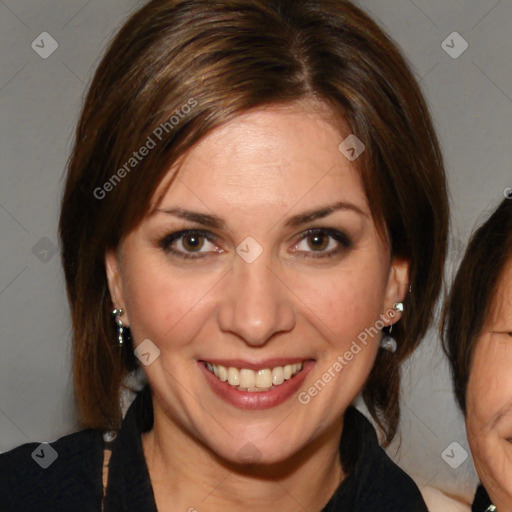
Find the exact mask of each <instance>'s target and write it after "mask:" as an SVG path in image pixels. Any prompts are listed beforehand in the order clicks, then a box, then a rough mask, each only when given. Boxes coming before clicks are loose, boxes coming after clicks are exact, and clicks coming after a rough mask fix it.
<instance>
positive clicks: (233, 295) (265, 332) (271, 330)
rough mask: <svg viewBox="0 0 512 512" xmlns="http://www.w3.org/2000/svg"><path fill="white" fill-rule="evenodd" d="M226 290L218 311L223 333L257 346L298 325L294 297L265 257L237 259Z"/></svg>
mask: <svg viewBox="0 0 512 512" xmlns="http://www.w3.org/2000/svg"><path fill="white" fill-rule="evenodd" d="M226 289H227V292H226V295H225V297H224V299H223V300H222V302H221V305H220V307H219V312H218V322H219V326H220V329H221V330H222V331H223V332H229V333H232V334H235V335H237V336H238V337H239V338H242V339H243V340H244V341H245V342H246V343H247V344H248V345H251V346H254V347H258V346H262V345H264V344H265V343H266V342H267V341H268V340H269V339H270V338H271V337H272V336H274V335H275V334H277V333H280V332H288V331H291V330H292V329H293V327H294V326H295V321H296V320H295V309H294V307H293V302H292V296H293V294H292V293H291V291H290V290H289V289H288V288H287V286H286V285H285V283H284V282H283V281H282V280H281V279H280V278H279V277H278V276H277V275H276V274H275V273H274V272H273V271H272V270H271V268H270V266H269V265H268V261H267V260H266V259H264V258H263V257H261V256H260V257H259V258H258V259H257V260H256V261H254V262H252V263H246V262H245V261H244V260H243V259H242V258H240V257H237V258H236V261H235V263H234V267H233V270H232V272H230V273H229V279H228V281H227V283H226Z"/></svg>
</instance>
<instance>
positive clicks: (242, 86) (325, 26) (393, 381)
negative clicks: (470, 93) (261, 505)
mask: <svg viewBox="0 0 512 512" xmlns="http://www.w3.org/2000/svg"><path fill="white" fill-rule="evenodd" d="M307 99H316V100H318V101H320V102H322V103H324V104H325V105H327V106H328V107H330V108H331V110H332V111H333V113H335V114H336V115H339V116H341V117H342V118H344V119H345V120H346V121H347V122H348V124H349V126H350V129H351V131H352V132H353V133H354V134H356V135H357V137H358V138H359V139H360V140H361V141H362V142H363V143H364V144H365V145H366V150H365V151H364V152H363V154H362V155H361V156H360V157H359V158H358V160H357V161H356V162H355V164H356V165H357V168H358V172H359V173H360V176H361V179H362V183H363V186H364V189H365V192H366V194H367V197H368V200H369V204H370V205H371V210H372V215H373V217H374V219H375V221H376V224H377V226H378V227H379V229H381V228H386V231H387V233H388V234H389V239H390V244H391V252H392V254H393V255H396V256H400V257H404V258H408V259H410V261H411V267H410V283H411V285H412V288H413V293H412V294H409V295H408V297H407V299H406V302H405V312H404V314H403V316H402V318H401V320H400V322H398V323H397V324H396V325H395V326H394V328H393V334H394V336H395V337H396V339H397V341H398V351H397V352H396V353H395V354H390V353H388V352H385V351H382V350H381V351H379V352H380V353H379V355H378V357H377V360H376V363H375V366H374V368H373V370H372V372H371V375H370V377H369V380H368V381H367V383H366V385H365V387H364V390H363V398H364V400H365V403H366V405H367V407H368V409H369V411H370V413H371V415H372V416H373V418H374V419H375V420H376V422H377V424H378V425H379V427H380V428H381V429H382V430H383V432H384V433H385V435H386V440H387V441H390V440H391V439H392V438H393V436H394V434H395V433H396V429H397V425H398V420H399V390H400V371H399V370H400V364H401V363H402V361H403V360H404V359H406V358H407V357H408V356H409V355H410V354H411V352H412V351H413V350H414V349H415V348H416V346H417V345H418V343H419V341H420V339H421V337H422V336H423V335H424V334H425V331H426V329H427V327H428V326H429V324H430V321H431V319H432V310H433V306H434V304H435V301H436V298H437V296H438V293H439V291H440V287H441V282H442V277H441V276H442V269H443V266H444V258H445V248H446V240H447V225H448V200H447V193H446V182H445V174H444V168H443V161H442V157H441V152H440V149H439V145H438V142H437V139H436V135H435V132H434V129H433V126H432V122H431V119H430V115H429V112H428V109H427V106H426V104H425V101H424V99H423V97H422V94H421V91H420V89H419V86H418V84H417V83H416V81H415V79H414V77H413V75H412V72H411V71H410V69H409V67H408V65H407V63H406V61H405V59H404V57H403V56H402V55H401V53H400V51H399V50H398V49H397V47H396V45H395V44H394V43H393V42H392V41H391V40H390V38H389V37H388V36H387V35H386V34H385V33H384V32H383V31H382V30H381V29H380V28H379V27H378V26H377V25H376V24H375V23H374V22H373V21H372V20H371V19H370V18H369V17H368V16H367V15H366V14H365V13H364V12H363V11H361V10H360V9H359V8H357V7H355V6H354V5H353V4H351V3H350V2H348V1H344V0H301V1H296V0H218V1H215V2H212V1H210V0H186V1H184V0H154V1H151V2H149V3H148V4H147V5H145V6H144V7H142V8H141V9H140V10H139V11H137V12H136V13H135V14H134V15H133V16H132V17H131V18H130V19H129V20H128V21H127V22H126V23H125V25H124V26H123V27H122V28H121V30H120V32H119V33H118V34H117V36H116V37H115V38H114V40H113V41H112V43H111V44H110V47H109V48H108V50H107V52H106V54H105V56H104V58H103V60H102V61H101V63H100V65H99V67H98V69H97V71H96V74H95V76H94V79H93V81H92V84H91V86H90V90H89V93H88V95H87V98H86V101H85V105H84V107H83V112H82V115H81V118H80V121H79V124H78V128H77V132H76V140H75V144H74V149H73V152H72V154H71V157H70V161H69V167H68V174H67V182H66V186H65V191H64V197H63V202H62V211H61V217H60V236H61V241H62V258H63V264H64V271H65V276H66V283H67V290H68V296H69V300H70V304H71V310H72V319H73V332H74V386H75V394H76V399H77V403H78V407H79V410H80V412H81V418H82V421H83V424H84V425H86V426H88V427H93V428H101V429H106V428H116V427H118V424H119V420H120V418H121V411H120V408H119V390H120V384H121V381H122V379H123V377H124V376H125V375H126V374H127V372H128V371H129V370H130V369H133V368H134V367H135V361H134V357H133V354H132V353H131V348H129V347H127V349H128V350H127V351H125V352H124V354H121V353H119V351H118V350H117V349H116V332H115V325H114V323H113V321H112V318H111V310H112V299H111V297H110V296H109V292H108V287H107V281H106V275H105V267H104V256H105V252H106V251H107V250H108V249H112V248H116V247H117V245H118V244H119V242H120V240H121V239H122V237H123V236H125V235H126V234H127V233H129V232H130V231H131V230H132V229H134V228H135V227H136V226H137V225H138V223H140V222H141V220H142V219H143V217H144V216H145V214H146V213H147V211H148V208H149V204H150V200H151V198H152V197H153V195H154V194H155V191H156V188H157V186H158V185H159V183H160V182H161V180H162V178H163V177H164V176H165V175H166V173H167V172H168V170H169V168H170V167H171V165H172V164H173V163H175V162H176V161H177V159H178V157H180V156H181V155H183V154H184V152H185V151H187V150H188V149H190V148H191V147H192V146H193V145H194V144H196V143H197V142H198V141H199V140H201V139H202V138H203V137H205V135H207V134H208V133H210V132H211V131H212V130H214V129H215V128H216V127H218V126H220V125H221V124H222V123H225V122H227V121H229V120H231V119H233V118H234V117H236V116H239V115H240V114H242V113H246V112H248V111H250V110H252V109H257V108H262V107H268V106H272V105H275V106H277V105H287V104H292V103H294V102H297V101H299V100H307ZM187 104H188V105H192V104H193V105H194V107H193V108H190V109H187V111H188V113H186V114H185V115H183V113H184V111H185V109H184V107H183V106H184V105H187ZM173 114H175V120H178V121H179V122H176V123H174V122H170V121H169V120H170V119H172V115H173ZM165 123H167V124H165ZM162 126H166V133H165V138H162V140H161V141H158V144H156V147H154V148H152V149H151V151H150V152H149V154H147V156H145V158H144V159H142V160H141V161H140V162H139V161H137V162H136V166H133V167H134V168H133V170H132V169H131V167H129V166H127V162H131V160H130V158H131V157H132V156H133V152H134V151H136V150H138V148H141V147H142V146H143V145H144V144H146V143H147V141H148V136H151V135H152V134H155V131H156V130H157V129H158V127H160V131H162V128H161V127H162ZM341 140H342V138H341V127H340V142H341ZM340 158H343V157H342V156H341V154H340ZM131 163H132V164H133V163H135V162H131ZM121 169H124V170H125V172H122V171H121ZM120 174H121V175H122V179H120ZM114 175H116V176H114ZM118 178H119V179H118ZM107 182H108V183H110V185H106V184H107ZM107 189H108V193H106V190H107ZM103 192H105V194H104V193H103ZM98 196H102V197H100V198H98ZM127 352H128V353H127Z"/></svg>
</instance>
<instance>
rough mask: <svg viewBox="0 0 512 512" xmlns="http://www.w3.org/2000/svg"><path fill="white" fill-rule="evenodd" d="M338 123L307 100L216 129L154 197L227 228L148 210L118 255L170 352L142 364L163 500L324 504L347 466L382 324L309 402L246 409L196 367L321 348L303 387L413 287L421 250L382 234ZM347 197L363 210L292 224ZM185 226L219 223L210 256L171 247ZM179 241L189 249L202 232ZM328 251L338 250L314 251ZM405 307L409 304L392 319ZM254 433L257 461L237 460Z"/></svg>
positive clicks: (120, 292)
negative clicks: (415, 257)
mask: <svg viewBox="0 0 512 512" xmlns="http://www.w3.org/2000/svg"><path fill="white" fill-rule="evenodd" d="M339 126H340V125H339V122H338V125H337V127H335V124H334V118H333V117H332V115H331V113H330V111H328V110H327V109H326V108H325V107H323V105H321V104H313V103H306V102H302V103H296V104H294V105H293V106H288V107H279V108H278V107H272V108H267V109H261V110H257V111H253V112H251V113H248V114H244V115H242V116H240V117H238V118H236V119H234V120H232V121H230V122H229V123H227V124H225V125H223V126H221V127H219V128H217V129H216V130H215V131H213V132H212V133H211V134H209V135H208V136H207V137H206V138H205V139H203V140H202V142H201V143H199V144H198V145H196V146H195V147H194V148H192V149H191V150H189V152H188V153H187V154H186V155H185V158H184V159H183V160H182V162H181V163H182V165H181V168H180V170H179V174H178V177H177V178H176V179H175V180H174V181H173V182H172V185H171V186H170V187H169V188H168V190H167V191H166V192H165V194H164V197H163V199H162V200H161V201H160V202H159V203H156V200H155V204H153V205H152V210H153V211H155V209H159V210H167V209H170V208H175V207H180V208H186V209H188V210H193V211H198V212H202V213H207V214H214V215H216V216H218V217H221V218H222V219H223V220H224V221H225V223H226V226H225V228H214V229H212V228H206V227H205V226H203V225H201V224H198V223H196V222H190V221H188V220H183V219H180V218H177V217H176V216H174V215H170V214H166V213H162V212H160V213H153V214H148V216H147V217H146V218H145V219H144V220H143V222H142V223H141V224H140V226H139V227H138V228H137V229H135V230H134V231H132V232H131V233H129V234H128V235H127V236H126V237H125V238H124V239H123V241H122V243H121V245H120V247H119V248H118V250H117V251H116V252H109V253H108V254H107V255H106V269H107V275H108V280H109V287H110V292H111V295H112V297H113V298H114V299H113V300H114V303H115V304H116V305H117V306H120V307H123V308H124V309H125V310H126V315H125V316H123V320H124V323H125V324H126V325H130V327H131V331H132V335H133V337H134V342H135V344H136V345H137V344H138V343H140V342H141V341H142V340H144V339H146V338H149V339H150V340H152V342H153V343H154V344H155V345H157V346H158V348H159V349H160V351H161V353H160V356H159V357H158V358H157V359H155V361H154V362H153V363H152V364H151V365H149V366H144V371H145V372H146V375H147V377H148V380H149V383H150V386H151V390H152V397H153V405H154V428H153V429H152V431H151V432H149V433H147V434H144V435H143V447H144V452H145V457H146V461H147V464H148V468H149V471H150V476H151V480H152V485H153V489H154V492H155V497H156V501H157V506H158V508H159V510H195V509H197V510H205V509H207V510H221V509H223V508H221V507H225V508H224V509H226V510H231V511H244V512H247V511H252V510H259V511H261V510H263V509H265V508H266V507H271V508H272V509H273V510H283V511H295V510H304V508H306V509H307V510H311V511H313V510H321V509H322V508H323V506H324V505H325V504H326V503H327V502H328V501H329V499H330V497H331V496H332V494H333V493H334V491H335V490H336V488H337V487H338V486H339V484H340V482H341V481H342V480H343V478H344V477H345V475H344V473H343V470H342V467H341V463H340V460H339V457H338V445H339V440H340V436H341V432H342V429H343V415H344V412H345V410H346V408H347V407H348V406H349V405H350V404H351V402H352V401H353V400H354V398H355V397H356V396H357V394H358V393H359V392H360V391H361V389H362V387H363V385H364V383H365V381H366V379H367V377H368V375H369V373H370V370H371V368H372V365H373V363H374V360H375V357H376V355H377V351H378V350H379V339H378V336H377V337H375V338H374V339H373V340H370V342H369V343H368V344H367V345H366V346H363V347H362V350H361V351H360V352H359V353H358V354H357V355H356V356H354V358H353V359H352V361H350V363H349V364H347V365H346V366H345V368H344V369H343V371H342V372H340V373H339V374H338V375H337V376H336V378H334V379H332V381H331V382H330V383H329V384H328V385H327V386H326V387H325V388H324V389H323V390H322V391H321V392H320V393H319V394H318V395H317V396H315V397H314V398H312V399H311V401H310V402H309V403H308V404H307V405H303V404H301V403H300V402H299V401H298V400H297V399H296V397H295V396H294V397H291V398H290V399H289V400H287V401H286V402H284V403H282V404H280V405H278V406H276V407H272V408H269V409H266V410H257V411H247V410H241V409H238V408H236V407H234V406H232V405H230V404H228V403H226V402H224V401H223V400H222V399H220V398H218V397H217V395H215V394H214V393H213V391H212V390H211V388H210V386H209V384H208V383H207V382H206V380H205V378H204V375H203V374H202V372H201V371H199V369H198V367H197V360H209V359H213V358H240V359H243V360H246V361H256V362H260V361H261V360H265V359H269V358H272V357H296V358H297V360H299V361H300V360H306V359H314V360H315V365H314V367H313V369H312V371H311V372H310V373H309V375H307V378H306V380H305V383H304V385H303V386H302V388H301V391H303V390H307V389H308V388H309V387H310V386H311V385H312V384H313V383H314V382H315V381H317V380H318V379H319V378H320V377H321V375H322V374H323V373H324V372H325V371H326V370H327V369H328V368H329V367H330V366H332V364H333V363H334V362H335V361H336V359H337V357H338V355H340V354H344V353H345V351H346V350H348V349H349V347H350V345H351V343H352V341H353V340H355V339H356V337H357V335H358V334H359V333H361V332H362V331H363V330H364V329H365V328H366V327H369V326H373V325H375V323H376V321H378V320H379V319H380V318H381V315H383V314H384V313H385V312H388V311H389V310H390V309H391V308H392V306H393V304H394V303H395V302H397V301H400V300H403V297H404V296H405V294H406V290H407V286H408V271H409V264H408V262H407V261H403V260H398V259H393V258H392V257H391V255H390V248H389V244H388V242H387V241H386V240H383V239H382V237H381V236H379V234H378V233H377V230H376V227H375V224H374V222H373V220H372V217H371V214H370V208H369V205H368V200H367V198H366V195H365V193H364V190H363V188H362V185H361V183H360V180H359V177H358V174H357V172H356V170H355V168H354V167H353V164H352V163H350V162H349V161H348V160H347V159H346V158H345V157H344V156H343V155H342V154H341V153H340V151H339V150H338V145H339V144H340V143H341V141H342V140H343V139H344V138H345V137H346V136H347V135H348V134H349V133H350V131H349V129H348V126H347V125H346V124H345V123H343V125H342V128H343V130H342V133H340V129H339ZM172 171H173V169H171V170H170V174H169V177H168V179H167V181H164V182H163V183H162V187H164V188H163V189H162V190H165V187H166V185H167V184H168V180H169V179H170V178H171V173H172ZM158 192H159V191H157V194H156V195H155V198H156V197H158ZM340 201H344V202H347V203H351V205H353V206H354V207H355V208H356V209H357V210H360V212H357V211H355V210H354V209H342V210H338V211H335V212H334V213H331V214H330V215H328V216H326V217H324V218H320V219H317V220H314V221H310V222H308V223H306V224H302V225H300V226H295V227H287V226H286V225H285V224H286V221H287V220H288V219H289V218H290V217H292V216H294V215H297V214H299V213H303V212H306V211H310V210H317V209H319V208H322V207H324V206H326V205H330V204H333V203H337V202H340ZM312 228H330V229H335V230H338V231H340V232H343V233H345V234H346V236H347V237H349V238H350V240H351V242H350V244H351V245H350V247H349V248H347V247H344V246H343V245H342V244H340V243H338V242H337V241H336V240H335V239H334V238H331V237H330V236H329V235H325V234H324V235H321V236H320V239H315V241H316V242H317V243H316V244H315V243H311V239H312V237H309V238H307V237H305V235H304V233H305V231H306V230H308V229H312ZM183 229H199V230H203V231H204V230H206V231H208V232H210V233H213V234H214V235H215V236H216V240H214V242H208V241H207V240H205V241H204V243H203V245H202V246H201V247H199V248H198V247H197V246H196V248H195V250H196V253H195V254H197V251H199V252H200V253H202V254H203V255H205V254H206V256H205V257H203V258H201V259H182V258H181V257H180V256H179V255H177V254H173V253H169V252H165V251H164V250H163V249H162V248H161V247H160V246H159V242H160V240H161V239H162V238H164V237H165V236H166V235H168V234H170V233H174V232H177V231H180V230H183ZM248 236H251V237H253V238H254V239H255V240H256V241H257V242H258V243H259V245H260V246H261V247H262V249H263V252H262V254H261V255H260V256H259V257H258V258H257V259H256V260H255V261H254V262H253V263H250V264H249V263H246V261H244V260H243V259H242V258H241V257H239V256H238V255H237V253H236V247H237V246H238V245H239V244H240V243H241V242H242V241H243V240H244V239H245V238H246V237H248ZM196 242H197V239H196ZM318 242H320V244H319V245H320V246H321V247H320V249H319V246H318ZM184 244H185V245H184ZM174 248H175V249H176V250H177V251H181V253H183V252H187V251H188V253H190V252H191V251H190V248H191V244H190V239H188V238H187V239H184V238H181V239H180V240H178V241H175V242H174ZM193 250H194V249H193ZM331 251H337V253H336V254H334V255H332V257H326V256H323V257H318V254H319V253H320V256H322V253H323V254H325V253H326V252H331ZM315 256H317V257H315ZM399 318H400V313H399V312H397V313H396V314H395V317H394V318H393V320H391V319H390V318H388V317H386V319H385V322H384V324H385V325H387V324H389V323H390V322H396V321H397V320H398V319H399ZM248 443H252V445H254V447H255V448H253V449H254V450H256V451H257V453H258V457H259V460H258V463H257V464H252V465H247V464H241V462H240V459H239V455H238V452H239V450H241V449H242V448H243V447H246V446H247V445H248Z"/></svg>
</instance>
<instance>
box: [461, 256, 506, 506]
mask: <svg viewBox="0 0 512 512" xmlns="http://www.w3.org/2000/svg"><path fill="white" fill-rule="evenodd" d="M466 426H467V432H468V439H469V444H470V447H471V452H472V454H473V459H474V462H475V466H476V469H477V472H478V475H479V477H480V479H481V481H482V483H483V485H484V487H485V488H486V490H487V492H488V493H489V495H490V497H491V500H492V502H493V503H494V505H496V507H497V509H498V511H502V510H503V511H508V510H512V261H511V262H509V264H508V266H507V268H506V269H505V273H504V275H503V276H502V279H501V280H500V282H499V287H498V290H497V293H496V296H495V297H494V300H493V303H492V306H491V310H490V314H489V318H488V319H487V322H486V324H485V326H484V329H483V331H482V333H481V335H480V337H479V339H478V341H477V344H476V347H475V352H474V354H473V363H472V367H471V373H470V378H469V383H468V390H467V420H466Z"/></svg>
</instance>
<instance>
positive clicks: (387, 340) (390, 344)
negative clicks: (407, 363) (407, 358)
mask: <svg viewBox="0 0 512 512" xmlns="http://www.w3.org/2000/svg"><path fill="white" fill-rule="evenodd" d="M392 330H393V324H391V326H390V327H389V331H388V334H384V335H383V336H382V340H381V342H380V347H381V348H383V349H384V350H387V351H388V352H391V353H392V354H394V353H395V352H396V349H397V348H398V345H397V343H396V340H395V338H393V336H391V331H392Z"/></svg>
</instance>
